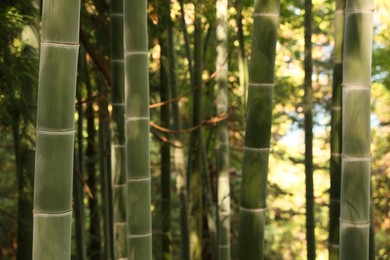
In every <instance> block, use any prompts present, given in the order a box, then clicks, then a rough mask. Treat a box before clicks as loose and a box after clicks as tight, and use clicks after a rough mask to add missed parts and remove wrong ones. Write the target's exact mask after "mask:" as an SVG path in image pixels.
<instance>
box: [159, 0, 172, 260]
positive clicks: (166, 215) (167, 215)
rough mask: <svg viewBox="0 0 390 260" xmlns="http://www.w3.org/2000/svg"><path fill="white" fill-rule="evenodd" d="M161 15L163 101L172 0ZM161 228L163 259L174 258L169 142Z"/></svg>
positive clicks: (164, 116) (164, 114) (165, 110)
mask: <svg viewBox="0 0 390 260" xmlns="http://www.w3.org/2000/svg"><path fill="white" fill-rule="evenodd" d="M159 15H160V19H161V27H160V28H161V32H160V38H159V44H160V47H161V55H160V98H161V102H164V101H167V100H168V99H169V96H170V95H169V69H168V66H169V63H168V60H167V58H168V34H167V30H166V29H167V27H168V23H169V19H170V0H164V1H162V3H161V5H160V10H159ZM169 115H170V109H169V106H167V105H165V106H162V107H161V110H160V119H161V126H162V127H165V128H169V126H170V123H169V119H170V118H169ZM160 152H161V229H162V237H161V240H162V241H161V242H162V252H161V254H162V259H165V260H168V259H172V245H171V239H172V231H171V185H170V184H171V180H170V179H171V173H170V172H171V162H170V160H171V151H170V145H169V144H168V143H167V142H162V143H161V150H160Z"/></svg>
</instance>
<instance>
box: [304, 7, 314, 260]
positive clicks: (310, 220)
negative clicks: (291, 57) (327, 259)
mask: <svg viewBox="0 0 390 260" xmlns="http://www.w3.org/2000/svg"><path fill="white" fill-rule="evenodd" d="M304 23H305V26H304V27H305V60H304V69H305V79H304V90H305V96H304V104H305V110H304V115H305V176H306V180H305V182H306V243H307V259H308V260H313V259H315V257H316V248H315V235H314V228H315V223H314V191H313V113H312V109H313V89H312V80H311V76H312V73H313V64H312V54H311V52H312V43H311V36H312V29H311V26H312V2H311V0H305V21H304Z"/></svg>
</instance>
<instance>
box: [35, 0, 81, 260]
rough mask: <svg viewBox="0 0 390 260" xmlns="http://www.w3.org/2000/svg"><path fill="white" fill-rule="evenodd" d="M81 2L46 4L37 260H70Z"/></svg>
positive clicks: (38, 154)
mask: <svg viewBox="0 0 390 260" xmlns="http://www.w3.org/2000/svg"><path fill="white" fill-rule="evenodd" d="M79 21H80V1H79V0H69V1H53V0H45V1H43V10H42V35H41V54H40V68H39V86H38V112H37V127H36V133H37V139H36V157H35V188H34V211H33V214H34V217H33V218H34V224H33V259H35V260H43V259H48V260H52V259H57V260H58V259H70V253H71V249H70V246H71V224H72V175H73V147H74V134H75V130H74V128H75V126H74V112H75V105H74V102H75V90H76V75H77V58H78V49H79Z"/></svg>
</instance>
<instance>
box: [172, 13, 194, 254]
mask: <svg viewBox="0 0 390 260" xmlns="http://www.w3.org/2000/svg"><path fill="white" fill-rule="evenodd" d="M167 27H168V28H167V33H168V62H169V84H170V92H171V95H172V97H178V94H177V80H176V73H175V72H176V70H175V51H174V41H173V36H174V35H173V22H172V19H171V18H170V16H169V18H168V26H167ZM171 100H172V99H171ZM172 114H173V130H174V131H179V130H180V128H181V126H180V125H181V124H180V108H179V104H178V102H177V101H176V102H172ZM174 138H175V141H174V144H175V148H174V152H173V157H174V169H175V172H176V190H177V193H178V196H179V201H180V232H181V239H180V241H181V257H182V259H183V260H188V259H189V254H190V248H189V247H190V243H189V230H188V228H189V227H188V202H187V186H186V183H187V176H186V172H185V167H184V165H185V162H184V149H183V147H182V136H181V133H178V132H176V133H175V135H174Z"/></svg>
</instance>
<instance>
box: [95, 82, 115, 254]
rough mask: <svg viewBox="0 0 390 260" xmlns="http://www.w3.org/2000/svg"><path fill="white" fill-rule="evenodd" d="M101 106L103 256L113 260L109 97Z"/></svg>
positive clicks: (102, 101) (105, 98)
mask: <svg viewBox="0 0 390 260" xmlns="http://www.w3.org/2000/svg"><path fill="white" fill-rule="evenodd" d="M98 86H99V91H100V92H103V91H105V90H106V89H103V87H102V83H98ZM98 106H99V112H98V114H99V116H98V118H99V133H98V140H99V142H98V143H99V163H100V192H101V214H102V217H103V219H104V220H105V221H103V238H104V239H103V241H104V243H103V244H104V246H103V247H102V251H103V252H102V254H103V257H104V259H107V260H110V259H112V258H113V248H112V247H113V244H112V239H111V235H112V228H111V223H112V219H111V171H110V170H111V169H110V166H111V165H110V162H109V157H108V152H107V151H108V149H109V148H108V147H110V140H109V136H108V135H109V111H108V100H107V95H102V96H101V97H100V99H99V102H98Z"/></svg>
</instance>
